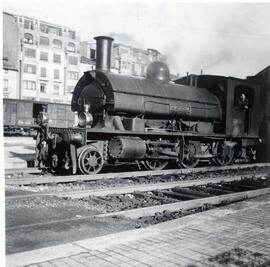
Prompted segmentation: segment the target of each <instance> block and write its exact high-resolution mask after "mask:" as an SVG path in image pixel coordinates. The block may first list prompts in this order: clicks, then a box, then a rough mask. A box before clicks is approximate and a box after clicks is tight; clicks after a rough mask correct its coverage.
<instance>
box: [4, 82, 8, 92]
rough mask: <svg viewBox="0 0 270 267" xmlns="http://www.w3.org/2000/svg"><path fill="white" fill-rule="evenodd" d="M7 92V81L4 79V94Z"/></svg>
mask: <svg viewBox="0 0 270 267" xmlns="http://www.w3.org/2000/svg"><path fill="white" fill-rule="evenodd" d="M7 91H8V79H4V92H7Z"/></svg>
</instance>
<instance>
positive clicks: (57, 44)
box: [53, 39, 62, 48]
mask: <svg viewBox="0 0 270 267" xmlns="http://www.w3.org/2000/svg"><path fill="white" fill-rule="evenodd" d="M53 47H55V48H62V42H61V41H60V40H58V39H53Z"/></svg>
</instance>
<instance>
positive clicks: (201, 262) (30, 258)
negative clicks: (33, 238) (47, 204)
mask: <svg viewBox="0 0 270 267" xmlns="http://www.w3.org/2000/svg"><path fill="white" fill-rule="evenodd" d="M6 266H8V267H15V266H28V267H50V266H54V267H55V266H59V267H63V266H74V267H75V266H78V267H84V266H101V267H103V266H104V267H105V266H189V267H191V266H192V267H195V266H198V267H202V266H230V267H231V266H265V267H266V266H270V195H265V196H261V197H258V198H254V199H250V200H246V201H241V202H238V203H234V204H230V205H227V206H223V207H220V208H216V209H212V210H208V211H204V212H201V213H197V214H193V215H189V216H186V217H182V218H179V219H176V220H172V221H168V222H165V223H161V224H158V225H154V226H150V227H147V228H144V229H135V230H131V231H126V232H121V233H116V234H110V235H106V236H101V237H97V238H92V239H87V240H80V241H76V242H72V243H67V244H62V245H57V246H53V247H48V248H42V249H37V250H33V251H28V252H22V253H17V254H11V255H7V256H6Z"/></svg>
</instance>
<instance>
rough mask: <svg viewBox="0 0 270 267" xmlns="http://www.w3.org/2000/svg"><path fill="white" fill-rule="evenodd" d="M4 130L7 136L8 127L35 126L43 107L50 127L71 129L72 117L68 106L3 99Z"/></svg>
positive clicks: (24, 127) (26, 127) (25, 127)
mask: <svg viewBox="0 0 270 267" xmlns="http://www.w3.org/2000/svg"><path fill="white" fill-rule="evenodd" d="M3 105H4V106H3V108H4V114H5V116H4V128H5V132H6V133H7V134H8V132H7V131H8V128H9V127H15V128H16V127H18V128H23V129H24V130H25V131H27V129H28V128H31V127H35V126H37V124H36V121H35V120H36V118H37V115H38V114H39V112H40V111H42V107H43V106H45V107H46V110H47V112H48V114H49V119H50V126H55V127H56V126H57V127H72V124H73V123H74V119H73V118H74V115H73V113H72V111H71V109H70V105H67V104H57V103H44V102H43V103H42V102H37V101H35V102H33V101H28V100H18V99H3Z"/></svg>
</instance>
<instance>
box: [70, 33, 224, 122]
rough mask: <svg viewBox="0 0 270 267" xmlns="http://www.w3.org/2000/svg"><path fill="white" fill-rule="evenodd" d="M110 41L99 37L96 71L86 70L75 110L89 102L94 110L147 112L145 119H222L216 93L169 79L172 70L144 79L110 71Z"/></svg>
mask: <svg viewBox="0 0 270 267" xmlns="http://www.w3.org/2000/svg"><path fill="white" fill-rule="evenodd" d="M108 40H110V43H109V41H108ZM111 42H112V39H111V38H108V37H99V38H98V39H97V67H96V71H95V73H85V75H84V76H83V77H82V78H81V79H80V81H79V82H78V84H77V85H76V88H75V91H74V94H73V99H72V110H73V111H78V112H79V113H80V112H81V111H82V110H83V105H84V104H85V103H89V104H90V106H91V107H90V112H91V113H94V114H95V113H101V112H102V111H103V109H104V108H105V109H106V110H107V112H108V114H109V115H123V116H127V117H132V116H144V118H146V119H160V118H162V119H172V118H177V117H178V118H184V119H189V120H203V121H214V120H220V119H221V117H222V109H221V105H220V102H219V99H218V98H217V97H216V96H215V95H214V94H212V93H210V92H209V91H208V90H206V89H204V88H196V87H190V86H184V85H176V84H173V83H170V82H169V70H168V71H167V72H165V73H167V76H168V77H161V79H160V76H158V75H157V77H155V75H154V76H153V77H147V79H142V78H137V77H131V76H123V75H118V74H113V73H110V72H109V69H110V63H109V59H110V52H111V51H110V49H111ZM105 44H106V45H105ZM98 55H100V58H99V56H98ZM151 65H153V66H155V67H154V68H157V69H160V70H161V69H162V70H164V68H168V67H167V66H166V65H165V64H163V63H161V62H154V63H152V64H151ZM91 75H92V76H91ZM104 100H106V103H104Z"/></svg>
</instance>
